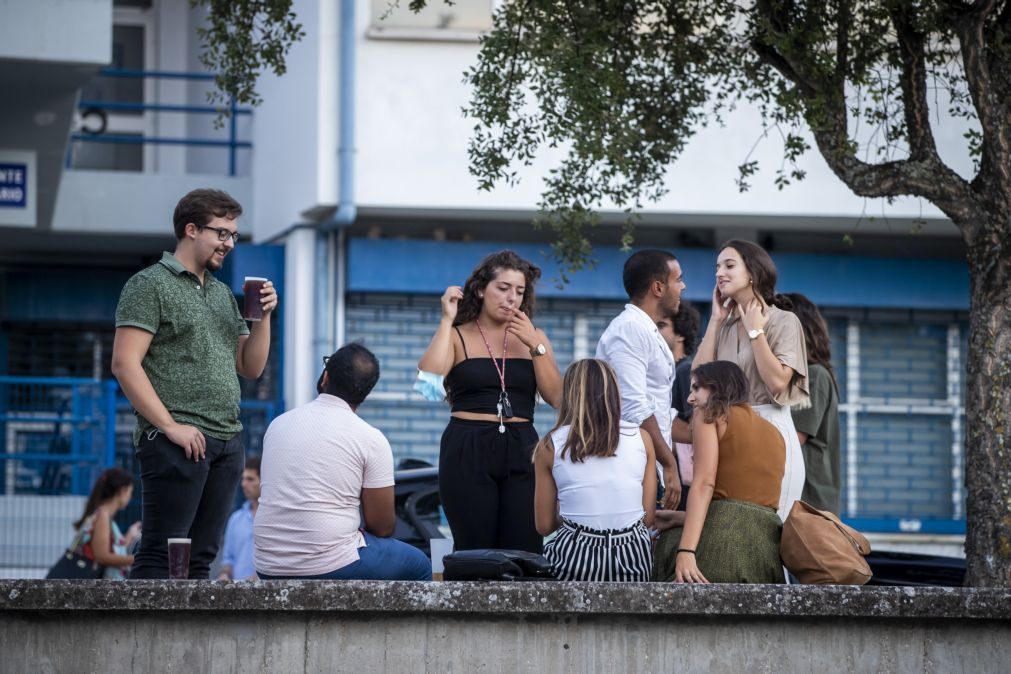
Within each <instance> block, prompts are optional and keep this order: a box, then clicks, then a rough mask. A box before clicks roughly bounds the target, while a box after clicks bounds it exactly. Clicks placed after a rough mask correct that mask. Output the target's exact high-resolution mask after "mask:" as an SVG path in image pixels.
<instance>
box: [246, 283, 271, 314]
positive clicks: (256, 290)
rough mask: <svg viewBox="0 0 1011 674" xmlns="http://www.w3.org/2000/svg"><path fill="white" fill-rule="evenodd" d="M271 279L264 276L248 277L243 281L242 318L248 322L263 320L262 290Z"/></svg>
mask: <svg viewBox="0 0 1011 674" xmlns="http://www.w3.org/2000/svg"><path fill="white" fill-rule="evenodd" d="M269 280H270V279H265V278H263V277H262V276H247V277H246V278H245V279H243V281H242V295H243V299H242V317H243V318H244V319H246V320H247V321H262V320H263V305H262V304H260V290H262V289H263V284H264V283H266V282H267V281H269Z"/></svg>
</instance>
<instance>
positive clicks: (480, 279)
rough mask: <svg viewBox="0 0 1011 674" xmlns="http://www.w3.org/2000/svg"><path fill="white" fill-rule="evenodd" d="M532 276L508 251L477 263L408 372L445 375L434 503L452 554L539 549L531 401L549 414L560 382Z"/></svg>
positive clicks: (451, 291)
mask: <svg viewBox="0 0 1011 674" xmlns="http://www.w3.org/2000/svg"><path fill="white" fill-rule="evenodd" d="M540 276H541V270H540V269H538V268H537V267H536V266H535V265H533V264H531V263H530V262H528V261H527V260H524V259H523V258H521V257H520V256H519V255H517V254H516V253H514V252H513V251H511V250H503V251H500V252H497V253H493V254H491V255H489V256H487V257H485V258H484V259H483V260H481V262H480V263H479V264H478V266H477V267H476V268H475V269H474V271H473V272H472V273H471V275H470V278H468V279H467V282H466V283H465V284H464V286H463V288H460V287H459V286H450V287H449V288H447V289H446V292H445V293H444V294H443V296H442V320H441V321H440V322H439V327H438V329H437V330H436V332H435V335H433V337H432V341H431V343H430V344H429V345H428V349H426V350H425V353H424V354H423V355H422V357H421V360H420V361H419V362H418V370H420V371H421V373H422V374H425V373H427V374H428V375H430V376H434V377H439V376H445V390H446V391H447V393H448V400H449V402H450V404H451V405H452V412H451V413H450V420H449V425H448V426H446V430H445V431H444V432H443V434H442V441H441V444H440V448H439V496H440V498H441V500H442V506H443V508H444V510H445V512H446V519H447V520H448V521H449V528H450V529H451V530H452V532H453V544H454V547H455V548H456V549H457V550H473V549H477V548H504V549H516V550H526V551H528V552H540V551H541V549H542V546H543V539H542V538H541V536H540V534H538V533H537V529H536V528H535V527H534V470H533V466H532V465H531V464H530V452H531V451H532V450H533V447H534V445H536V444H537V440H538V437H537V431H536V430H535V429H534V424H533V419H534V407H535V405H536V398H537V395H538V394H540V396H541V398H543V399H544V400H545V401H546V402H547V403H548V404H549V405H551V406H552V407H556V406H557V405H558V400H559V398H561V392H562V376H561V373H559V371H558V364H557V363H556V362H555V355H554V351H553V350H552V348H551V342H550V341H549V340H548V337H547V335H545V334H544V332H543V331H542V330H539V329H538V328H536V327H535V326H534V324H533V322H532V319H533V316H534V308H535V301H534V300H535V297H534V286H535V285H536V283H537V280H538V279H539V278H540Z"/></svg>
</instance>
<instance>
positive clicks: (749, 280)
mask: <svg viewBox="0 0 1011 674" xmlns="http://www.w3.org/2000/svg"><path fill="white" fill-rule="evenodd" d="M753 283H754V281H753V280H752V279H750V278H749V279H748V285H749V286H750V285H752V284H753Z"/></svg>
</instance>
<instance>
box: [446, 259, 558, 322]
mask: <svg viewBox="0 0 1011 674" xmlns="http://www.w3.org/2000/svg"><path fill="white" fill-rule="evenodd" d="M506 269H510V270H512V271H518V272H519V273H521V274H523V277H524V278H525V279H526V289H525V290H524V291H523V301H522V302H521V303H520V311H522V312H523V313H525V314H526V315H527V318H530V319H531V320H532V319H533V317H534V308H535V300H534V284H535V283H537V280H538V279H540V278H541V270H540V267H538V266H536V265H535V264H533V263H531V262H527V261H526V260H524V259H523V258H521V257H520V256H519V255H517V254H516V253H514V252H513V251H511V250H500V251H499V252H497V253H492V254H491V255H489V256H487V257H486V258H484V259H483V260H481V262H480V263H478V265H477V266H476V267H474V271H472V272H471V273H470V278H468V279H467V283H465V284H464V286H463V299H462V300H460V306H459V308H458V309H457V312H456V320H454V321H453V325H463V324H464V323H469V322H471V321H473V320H474V319H476V318H477V317H478V316H479V315H480V314H481V306H482V305H483V304H484V299H482V298H481V297H478V295H477V293H478V291H482V290H484V289H485V287H486V286H487V285H488V284H489V283H491V282H492V281H494V280H495V277H496V276H498V274H499V272H501V271H504V270H506Z"/></svg>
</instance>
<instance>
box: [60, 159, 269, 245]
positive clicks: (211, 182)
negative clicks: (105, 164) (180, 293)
mask: <svg viewBox="0 0 1011 674" xmlns="http://www.w3.org/2000/svg"><path fill="white" fill-rule="evenodd" d="M198 187H213V188H215V189H220V190H225V191H226V192H228V193H229V194H231V195H232V196H233V197H235V198H236V199H237V200H238V201H239V203H240V204H242V207H243V211H244V215H243V220H241V221H240V226H242V227H243V230H244V232H243V233H247V232H248V231H249V230H250V229H251V228H252V224H251V223H252V219H253V194H252V189H251V187H252V182H251V181H250V179H249V178H229V177H228V176H226V175H205V174H196V173H189V174H187V173H179V174H158V173H128V172H124V171H81V170H78V171H67V172H66V173H65V174H64V176H63V182H62V184H61V186H60V192H59V195H58V196H57V199H56V210H55V213H54V214H53V229H54V230H59V231H63V232H86V233H92V234H98V233H117V232H118V233H122V232H129V233H130V234H152V235H162V236H165V235H171V236H174V234H173V233H172V212H173V210H175V207H176V203H177V202H178V201H179V199H180V198H181V197H182V196H183V195H184V194H186V193H187V192H189V191H190V190H193V189H196V188H198Z"/></svg>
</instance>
